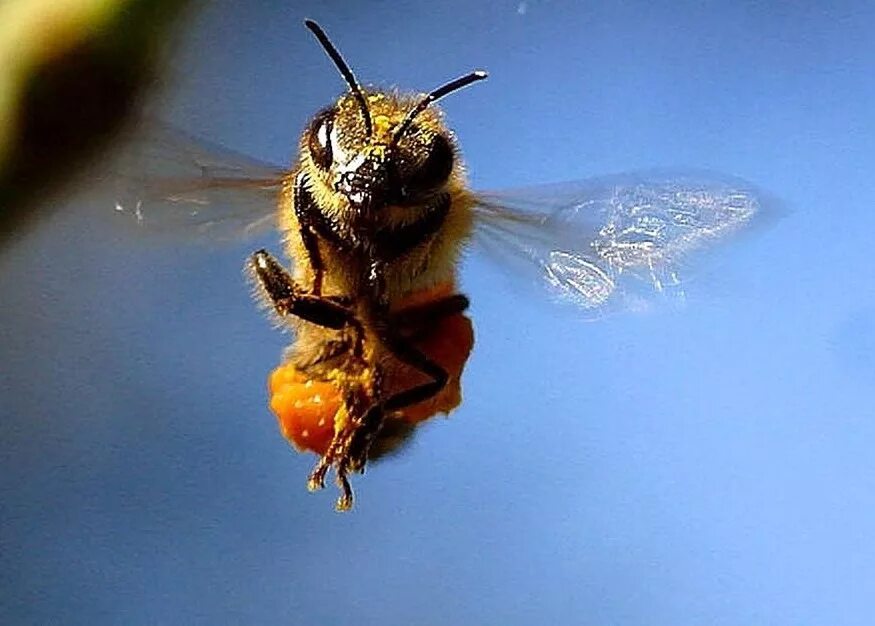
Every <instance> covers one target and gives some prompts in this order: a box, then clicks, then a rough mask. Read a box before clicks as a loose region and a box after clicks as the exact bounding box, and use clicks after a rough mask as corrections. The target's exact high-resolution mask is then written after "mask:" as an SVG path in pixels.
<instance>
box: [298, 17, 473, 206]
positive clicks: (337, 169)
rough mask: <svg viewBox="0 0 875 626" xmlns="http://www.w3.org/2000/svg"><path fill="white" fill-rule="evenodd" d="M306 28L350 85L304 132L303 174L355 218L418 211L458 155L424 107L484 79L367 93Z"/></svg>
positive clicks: (320, 36) (432, 112)
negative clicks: (413, 91)
mask: <svg viewBox="0 0 875 626" xmlns="http://www.w3.org/2000/svg"><path fill="white" fill-rule="evenodd" d="M305 24H306V26H307V27H308V28H309V29H310V30H311V31H313V33H314V34H315V35H316V38H317V39H318V40H319V42H320V43H321V44H322V46H323V47H324V48H325V51H326V52H327V53H328V56H329V57H331V59H332V60H333V61H334V63H335V65H336V66H337V67H338V69H339V70H340V73H341V74H342V75H343V77H344V78H345V79H346V82H347V85H348V86H349V91H348V92H347V93H346V94H344V95H342V96H341V97H340V98H339V99H338V100H337V102H336V103H335V104H334V105H333V106H330V107H328V108H325V109H323V110H322V111H320V112H319V113H317V114H316V115H315V116H314V117H313V119H312V120H311V121H310V124H309V125H308V127H307V129H306V130H305V131H304V136H303V139H302V146H301V147H302V153H303V158H304V159H305V163H306V164H307V165H308V166H310V167H309V171H310V172H311V173H313V174H314V175H315V176H316V177H318V179H319V180H320V181H321V182H322V184H323V185H325V186H326V187H327V188H328V189H330V190H331V191H333V192H334V193H337V194H340V195H342V196H343V197H345V198H346V200H347V201H348V203H349V206H350V207H351V208H352V209H353V210H354V211H356V212H360V213H368V214H370V213H373V212H375V211H378V210H379V209H381V208H383V207H386V206H390V205H391V206H404V205H416V204H419V203H421V202H422V201H423V200H424V199H427V198H429V197H431V196H433V195H434V194H435V193H437V192H439V191H440V190H441V189H442V188H443V187H444V185H445V184H446V182H447V180H448V179H449V178H450V175H451V174H452V172H453V168H454V166H455V161H456V155H455V147H454V144H453V140H452V136H451V134H450V132H449V131H448V130H447V129H446V127H445V126H444V124H443V121H442V119H441V114H440V112H439V111H437V110H435V109H434V108H433V107H432V108H430V107H429V105H430V104H431V103H432V102H434V101H435V100H437V99H439V98H442V97H443V96H445V95H447V94H448V93H450V92H452V91H456V90H457V89H461V88H462V87H465V86H467V85H470V84H471V83H473V82H476V81H479V80H483V79H484V78H486V72H482V71H477V72H471V73H470V74H467V75H465V76H462V77H460V78H457V79H456V80H453V81H451V82H449V83H447V84H445V85H443V86H441V87H439V88H437V89H435V90H434V91H432V92H430V93H428V94H424V95H416V96H410V95H401V94H395V93H388V92H383V91H366V90H364V89H363V88H362V87H361V86H360V85H359V83H358V81H357V80H356V79H355V76H354V75H353V74H352V71H351V70H350V69H349V66H348V65H347V64H346V63H345V62H344V60H343V58H342V57H341V56H340V54H339V53H338V52H337V50H336V49H335V48H334V46H333V45H332V44H331V42H330V41H329V39H328V37H327V36H326V35H325V33H324V31H322V29H321V28H320V27H319V26H318V25H317V24H316V23H315V22H312V21H310V20H307V21H306V22H305Z"/></svg>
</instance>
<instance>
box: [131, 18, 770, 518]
mask: <svg viewBox="0 0 875 626" xmlns="http://www.w3.org/2000/svg"><path fill="white" fill-rule="evenodd" d="M305 24H306V26H307V28H309V29H310V31H312V33H313V34H314V35H315V37H316V38H317V40H318V41H319V42H320V44H321V45H322V47H323V48H324V50H325V51H326V53H327V54H328V56H329V57H330V58H331V59H332V61H333V62H334V64H335V66H336V67H337V69H338V70H339V71H340V74H341V75H342V76H343V78H344V80H345V82H346V85H347V91H346V92H345V93H343V94H342V95H341V96H340V97H339V98H338V99H337V101H336V102H334V103H333V104H332V105H330V106H328V107H326V108H325V109H323V110H321V111H319V112H318V113H317V114H316V115H315V116H314V117H313V118H312V119H311V120H310V122H309V123H308V124H307V126H306V128H305V130H304V132H303V134H302V137H301V141H300V149H299V157H298V159H297V161H296V162H295V163H294V164H293V165H292V166H291V168H279V167H274V166H271V165H268V164H264V163H260V162H257V161H254V160H252V159H248V158H246V157H243V156H241V155H237V154H233V153H230V152H228V151H224V150H222V149H220V148H217V147H215V146H210V145H208V144H206V143H205V142H202V141H199V140H195V139H192V138H188V139H185V138H182V137H181V136H180V135H179V134H178V133H170V132H168V131H166V130H162V129H152V130H151V134H150V136H149V137H147V138H146V139H145V140H144V144H143V145H144V146H147V147H148V146H151V147H150V148H148V149H143V148H142V147H141V149H140V150H139V152H138V153H137V155H136V156H137V158H136V159H135V160H134V162H133V164H128V165H125V164H123V163H122V164H121V165H119V171H118V172H117V174H118V180H119V181H120V182H121V183H122V186H123V191H124V193H123V195H122V196H120V198H119V201H118V202H117V205H116V208H117V209H118V210H120V211H131V212H133V213H134V214H135V215H136V217H137V219H138V221H139V222H140V223H141V224H143V225H144V226H149V225H151V226H155V227H158V228H159V229H167V228H170V229H178V228H179V227H180V226H181V225H185V226H189V227H194V230H195V231H196V232H198V233H199V234H206V235H208V236H213V237H217V238H218V237H221V236H222V235H223V234H225V233H227V231H228V227H230V228H231V230H232V231H234V232H254V231H257V230H258V229H259V228H260V227H263V226H267V225H270V224H276V225H277V226H278V227H279V229H280V231H281V233H282V235H283V239H284V243H285V251H286V253H287V255H288V257H289V258H290V259H291V260H292V262H293V265H292V269H291V270H290V269H287V268H286V267H285V266H284V265H283V264H282V263H281V262H280V261H279V260H277V259H276V258H275V257H274V256H272V255H271V254H270V253H269V252H267V251H266V250H259V251H257V252H255V253H254V254H253V255H252V256H251V257H250V259H249V260H248V262H247V267H248V269H249V272H250V274H251V276H252V278H253V281H254V284H255V285H256V291H257V295H258V297H259V299H260V300H261V301H262V302H263V303H264V305H265V306H266V307H267V308H268V309H269V310H270V311H271V312H272V314H273V315H274V316H275V318H276V319H277V321H278V322H279V324H280V325H282V326H284V327H287V328H289V329H291V330H292V331H293V332H294V334H295V341H294V343H293V344H292V346H291V347H290V348H289V349H288V350H287V351H286V353H285V355H284V358H283V363H282V364H281V365H280V367H278V368H277V369H276V370H275V371H274V372H273V374H272V375H271V378H270V389H271V394H272V398H271V408H272V409H273V410H274V412H275V413H276V414H277V417H278V419H279V421H280V425H281V427H282V430H283V433H284V434H285V435H286V437H287V438H288V439H290V440H291V441H293V442H294V443H295V444H296V445H297V446H298V447H299V448H305V449H310V450H312V451H315V452H317V453H318V454H319V455H320V460H319V462H318V463H317V465H316V467H315V469H314V470H313V472H312V474H311V475H310V478H309V481H308V486H309V487H310V488H311V489H318V488H321V487H322V486H323V485H324V481H325V477H326V474H327V472H328V471H329V470H331V469H332V468H333V470H334V472H335V476H336V480H337V484H338V486H339V488H340V489H341V495H340V497H339V499H338V502H337V507H338V508H339V509H341V510H344V509H348V508H349V507H350V506H351V505H352V502H353V495H352V490H351V488H350V484H349V478H348V477H349V474H350V473H351V472H356V471H363V470H364V467H365V465H366V463H367V461H368V459H369V458H371V457H373V456H374V454H375V453H378V452H380V451H381V450H382V449H384V448H390V447H391V445H392V444H393V442H395V441H396V440H403V439H404V438H405V437H406V436H408V435H409V434H410V432H412V428H413V427H414V426H415V425H416V424H417V423H419V422H421V421H422V420H425V419H428V418H429V417H431V416H432V415H435V414H437V413H446V412H449V411H450V410H452V409H454V408H455V407H456V406H457V405H458V404H459V402H460V399H461V396H460V383H459V380H460V376H461V373H462V370H463V368H464V365H465V362H466V360H467V358H468V354H469V353H470V351H471V349H472V346H473V341H474V339H473V332H472V328H471V323H470V320H469V319H468V317H467V316H466V315H465V311H466V309H467V307H468V298H467V297H466V296H465V295H463V294H461V293H459V292H458V291H457V268H458V265H459V260H460V255H461V253H462V250H463V248H464V247H465V246H466V245H467V244H469V243H471V242H473V243H476V244H479V246H480V248H481V249H483V250H486V251H487V252H490V253H491V254H492V256H494V257H500V258H501V259H502V260H504V261H519V262H521V263H517V265H516V266H515V270H517V273H518V270H519V269H520V268H525V269H528V270H534V273H535V275H536V276H537V279H538V280H539V282H541V283H542V284H544V285H546V286H547V287H548V289H549V290H550V291H552V293H553V294H554V295H556V296H557V297H558V298H559V299H562V300H565V301H568V302H570V303H571V304H573V305H575V306H576V307H577V308H578V309H579V310H580V311H581V312H583V313H586V314H588V315H590V316H599V315H602V314H604V313H605V312H607V311H610V310H615V309H618V308H640V307H642V306H644V305H646V303H647V302H648V301H649V300H651V299H653V298H654V297H667V296H669V295H670V294H680V293H682V288H683V287H682V285H683V283H682V276H681V266H682V264H683V263H686V262H688V261H689V256H690V253H692V252H693V251H695V250H697V249H700V248H703V247H706V245H707V244H710V243H713V242H715V241H717V240H721V239H724V238H726V237H727V236H728V235H731V234H733V233H736V232H738V231H740V230H742V229H744V228H746V227H747V226H749V225H750V224H751V223H752V222H754V220H755V218H757V217H758V216H760V215H761V214H762V213H763V203H762V200H761V196H760V195H759V194H758V193H757V192H755V191H754V190H753V189H752V188H751V187H750V186H749V185H747V184H746V183H743V182H742V181H738V180H732V179H727V178H722V177H717V176H714V175H707V174H683V173H677V172H675V173H667V174H666V173H640V174H626V175H621V176H614V177H606V178H598V179H590V180H586V181H581V182H578V183H573V184H568V185H566V186H565V187H562V188H555V187H554V188H550V189H535V190H530V191H523V192H518V193H515V194H501V193H499V194H487V193H477V192H474V191H472V190H471V189H470V188H469V187H468V185H467V183H466V181H465V174H464V168H463V165H462V160H461V156H460V153H459V149H458V147H457V144H456V141H455V138H454V136H453V134H452V133H451V132H450V130H449V129H448V128H447V126H446V125H445V124H444V121H443V117H442V114H441V112H440V111H439V110H438V108H437V107H436V106H434V102H435V101H436V100H438V99H440V98H442V97H444V96H446V95H448V94H450V93H452V92H454V91H457V90H459V89H461V88H463V87H466V86H469V85H471V84H473V83H475V82H478V81H480V80H483V79H484V78H486V73H485V72H482V71H474V72H471V73H469V74H467V75H464V76H462V77H460V78H457V79H455V80H453V81H450V82H448V83H446V84H445V85H443V86H441V87H438V88H437V89H435V90H433V91H431V92H429V93H426V94H419V93H414V94H407V93H400V92H396V91H389V90H381V89H375V88H370V87H367V88H366V87H364V86H362V85H361V84H360V83H359V82H358V80H357V79H356V77H355V75H354V74H353V72H352V71H351V69H350V68H349V66H348V65H347V64H346V62H345V61H344V60H343V58H342V57H341V55H340V53H339V52H338V51H337V49H336V48H335V47H334V45H333V44H332V43H331V41H330V40H329V39H328V37H327V36H326V34H325V33H324V31H323V30H322V29H321V28H320V27H319V26H318V25H317V24H316V23H315V22H312V21H309V20H307V21H306V22H305ZM150 150H151V152H150ZM168 168H169V169H168ZM386 442H388V444H387V443H386ZM381 446H382V447H381Z"/></svg>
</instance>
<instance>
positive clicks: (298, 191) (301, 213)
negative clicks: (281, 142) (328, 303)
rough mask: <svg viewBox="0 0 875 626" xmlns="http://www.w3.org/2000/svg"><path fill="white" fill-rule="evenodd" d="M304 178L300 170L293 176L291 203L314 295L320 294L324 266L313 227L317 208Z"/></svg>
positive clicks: (305, 177) (305, 176)
mask: <svg viewBox="0 0 875 626" xmlns="http://www.w3.org/2000/svg"><path fill="white" fill-rule="evenodd" d="M306 180H307V175H306V174H305V173H304V172H301V173H300V174H298V176H297V177H296V178H295V189H294V196H293V198H294V202H293V205H294V207H295V217H296V218H297V219H298V224H299V225H300V227H301V241H302V242H303V243H304V250H306V251H307V257H308V258H309V261H310V268H311V269H312V270H313V287H312V289H311V293H312V294H313V295H315V296H321V295H322V275H323V273H324V266H323V265H322V255H321V254H320V252H319V239H318V237H317V236H316V230H315V229H314V227H313V215H316V213H315V211H318V210H319V209H318V207H315V206H314V204H315V202H314V200H313V197H312V196H311V195H310V193H309V192H308V191H307V188H306V186H305V183H306Z"/></svg>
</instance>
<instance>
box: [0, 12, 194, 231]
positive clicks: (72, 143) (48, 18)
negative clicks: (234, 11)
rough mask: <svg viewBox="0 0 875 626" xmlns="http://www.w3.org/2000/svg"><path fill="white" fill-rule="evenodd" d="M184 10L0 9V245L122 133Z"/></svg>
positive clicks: (35, 215) (33, 216)
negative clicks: (163, 45)
mask: <svg viewBox="0 0 875 626" xmlns="http://www.w3.org/2000/svg"><path fill="white" fill-rule="evenodd" d="M186 4H188V2H187V0H10V1H8V2H5V3H2V4H0V244H3V243H5V242H7V241H8V240H9V238H10V237H11V236H12V234H13V233H14V232H16V231H17V230H18V229H20V228H21V227H22V226H24V225H25V224H26V222H28V221H29V220H30V219H33V218H35V217H37V216H38V214H39V212H40V211H44V210H45V209H44V207H43V206H41V205H40V203H41V201H42V200H45V198H46V197H47V195H48V194H49V193H51V192H52V191H53V190H55V189H57V187H58V186H59V185H60V184H61V183H63V182H64V181H65V180H67V179H68V178H69V177H70V176H71V175H72V174H73V173H74V172H75V171H76V170H77V169H78V168H80V167H81V166H82V165H84V164H87V163H88V162H89V161H90V160H91V159H92V158H93V157H94V156H95V155H96V154H97V153H98V152H99V150H100V149H101V148H102V147H104V146H105V145H107V143H108V141H109V139H111V138H112V137H113V136H114V135H115V133H116V132H117V131H118V130H119V129H120V128H121V127H122V125H123V123H124V121H125V119H126V117H127V116H128V114H129V113H130V112H131V110H132V109H133V108H134V107H135V105H136V103H137V102H138V96H139V95H140V94H141V93H142V91H143V88H144V87H146V86H148V85H149V84H150V83H152V82H154V79H155V78H156V75H157V72H156V68H157V66H158V57H159V53H160V51H161V49H162V44H163V43H164V42H165V41H166V40H167V39H168V38H169V27H170V26H171V24H172V23H173V21H174V20H175V19H176V18H177V17H178V16H179V14H180V13H181V10H182V8H183V6H184V5H186ZM43 204H44V203H43Z"/></svg>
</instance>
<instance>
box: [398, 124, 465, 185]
mask: <svg viewBox="0 0 875 626" xmlns="http://www.w3.org/2000/svg"><path fill="white" fill-rule="evenodd" d="M453 158H454V155H453V147H452V146H451V145H450V142H449V140H448V139H447V138H446V137H444V136H443V135H435V136H434V139H433V140H432V142H431V145H430V146H429V149H428V156H426V158H425V161H423V162H422V164H421V165H420V166H419V167H417V168H416V169H415V170H414V171H413V172H411V173H410V177H409V178H408V180H407V185H408V186H409V187H410V188H411V189H413V190H416V191H429V190H432V189H435V188H436V187H439V186H440V185H442V184H443V183H445V182H446V180H447V178H449V176H450V172H452V171H453Z"/></svg>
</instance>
